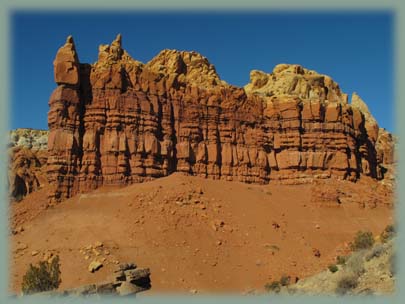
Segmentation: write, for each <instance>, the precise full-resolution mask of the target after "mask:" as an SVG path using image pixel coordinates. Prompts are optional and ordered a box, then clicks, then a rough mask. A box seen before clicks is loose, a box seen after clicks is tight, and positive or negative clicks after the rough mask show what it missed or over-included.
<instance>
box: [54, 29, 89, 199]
mask: <svg viewBox="0 0 405 304" xmlns="http://www.w3.org/2000/svg"><path fill="white" fill-rule="evenodd" d="M53 64H54V76H55V82H56V83H57V84H58V87H57V88H56V89H55V90H54V91H53V93H52V95H51V98H50V100H49V107H50V110H49V113H48V127H49V137H48V151H49V158H48V171H47V173H48V181H49V184H50V185H51V187H52V189H51V191H50V193H49V200H50V202H58V201H61V200H63V199H66V198H68V197H71V196H72V195H74V194H75V193H77V191H78V185H77V184H76V182H75V176H76V175H77V170H78V167H79V162H80V155H81V138H80V124H81V111H82V104H81V100H80V92H79V86H80V76H79V75H80V73H79V59H78V57H77V54H76V49H75V45H74V42H73V38H72V37H71V36H69V37H68V38H67V40H66V43H65V45H64V46H62V47H61V48H60V49H59V50H58V52H57V54H56V58H55V60H54V62H53Z"/></svg>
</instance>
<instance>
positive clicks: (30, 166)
mask: <svg viewBox="0 0 405 304" xmlns="http://www.w3.org/2000/svg"><path fill="white" fill-rule="evenodd" d="M8 152H9V163H8V184H9V187H8V189H9V197H10V199H11V200H16V201H19V200H21V199H22V198H23V197H24V196H26V195H27V194H29V193H31V192H33V191H36V190H38V189H40V188H41V187H42V186H43V185H45V184H47V182H48V181H47V174H46V162H47V154H48V152H47V150H34V149H29V148H26V147H24V145H22V146H17V147H14V148H10V149H9V151H8Z"/></svg>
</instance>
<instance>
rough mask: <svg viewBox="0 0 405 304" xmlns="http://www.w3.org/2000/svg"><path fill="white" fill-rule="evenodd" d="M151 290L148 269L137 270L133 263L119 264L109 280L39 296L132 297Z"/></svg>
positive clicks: (42, 293) (48, 292)
mask: <svg viewBox="0 0 405 304" xmlns="http://www.w3.org/2000/svg"><path fill="white" fill-rule="evenodd" d="M150 288H151V281H150V270H149V268H137V266H136V265H135V264H134V263H129V264H120V265H118V266H117V268H116V269H115V270H114V272H113V275H112V276H111V279H110V280H107V281H105V282H102V283H97V284H90V285H85V286H80V287H77V288H73V289H68V290H62V291H59V290H58V291H47V292H41V293H38V294H37V295H39V296H51V297H52V296H57V297H60V296H70V297H72V296H73V297H75V296H80V297H94V296H126V297H128V296H133V297H135V296H136V294H137V293H139V292H142V291H146V290H149V289H150Z"/></svg>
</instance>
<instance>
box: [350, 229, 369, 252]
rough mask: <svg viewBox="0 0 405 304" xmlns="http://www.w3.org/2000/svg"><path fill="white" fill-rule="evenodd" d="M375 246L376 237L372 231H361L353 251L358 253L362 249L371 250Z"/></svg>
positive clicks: (356, 237) (356, 238)
mask: <svg viewBox="0 0 405 304" xmlns="http://www.w3.org/2000/svg"><path fill="white" fill-rule="evenodd" d="M373 245H374V237H373V233H371V232H370V231H364V232H363V231H359V232H357V234H356V236H355V238H354V240H353V243H352V245H351V249H352V250H353V251H358V250H362V249H368V248H371V247H372V246H373Z"/></svg>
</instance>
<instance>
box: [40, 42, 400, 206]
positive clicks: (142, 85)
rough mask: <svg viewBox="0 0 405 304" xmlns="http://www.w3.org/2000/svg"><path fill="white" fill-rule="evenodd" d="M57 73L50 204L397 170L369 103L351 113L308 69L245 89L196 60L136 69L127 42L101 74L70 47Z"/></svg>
mask: <svg viewBox="0 0 405 304" xmlns="http://www.w3.org/2000/svg"><path fill="white" fill-rule="evenodd" d="M54 66H55V80H56V82H57V83H58V87H57V88H56V89H55V90H54V92H53V93H52V95H51V97H50V100H49V106H50V111H49V114H48V125H49V130H50V133H49V141H48V149H49V158H48V166H47V171H48V180H49V183H50V184H51V185H52V186H53V189H52V191H51V193H50V200H51V201H61V200H63V199H66V198H68V197H71V196H73V195H75V194H76V193H79V192H86V191H89V190H91V189H95V188H97V187H99V186H101V185H106V184H118V185H124V184H131V183H136V182H143V181H147V180H151V179H154V178H158V177H161V176H167V175H169V174H171V173H173V172H183V173H186V174H192V175H198V176H203V177H209V178H213V179H225V180H237V181H242V182H248V183H268V182H269V181H270V180H283V181H286V182H292V183H296V182H301V181H303V182H305V181H310V180H312V179H314V178H328V177H334V178H341V179H349V180H353V181H354V180H356V179H358V178H360V177H361V175H368V176H371V177H373V178H377V179H383V178H384V174H385V173H386V171H387V170H386V169H385V167H384V166H385V164H387V163H388V162H390V161H391V160H392V159H391V158H392V153H393V152H392V151H393V147H392V145H391V143H392V140H391V139H390V135H385V133H384V132H385V131H383V130H382V129H380V128H379V127H378V124H377V123H376V122H375V120H373V119H371V118H372V116H371V114H370V113H369V111H368V109H367V106H365V103H364V102H363V101H361V99H360V97H358V96H357V95H356V94H354V95H353V97H352V103H351V104H349V103H348V97H347V95H346V94H344V93H343V92H341V90H340V88H339V86H338V84H337V83H335V82H334V81H333V80H332V79H331V78H330V77H328V76H325V75H320V74H318V73H316V72H315V71H310V70H307V69H305V68H303V67H301V66H299V65H288V64H281V65H277V66H276V67H275V68H274V70H273V72H272V73H271V74H266V73H264V72H260V71H252V73H251V81H250V83H249V84H248V85H246V86H245V88H239V87H235V86H232V85H228V84H227V83H225V82H224V81H222V80H221V79H220V77H219V76H218V74H217V73H216V71H215V67H214V66H213V65H212V64H210V63H209V61H208V60H207V58H205V57H203V56H202V55H200V54H198V53H196V52H179V51H175V50H163V51H162V52H160V53H159V54H158V55H157V56H156V57H155V58H153V59H152V60H151V61H150V62H148V63H147V64H143V63H141V62H139V61H136V60H134V59H132V58H131V56H130V55H129V54H128V53H127V52H126V51H125V50H123V49H122V38H121V36H120V35H118V36H117V38H116V39H115V40H114V41H113V42H112V44H111V45H101V46H100V47H99V56H98V61H97V62H96V63H94V64H92V65H90V64H83V63H80V62H79V58H78V56H77V54H76V50H75V46H74V42H73V39H72V38H71V37H69V38H68V40H67V42H66V44H65V45H64V46H63V47H62V48H61V49H59V51H58V53H57V55H56V59H55V61H54ZM376 147H379V148H378V150H377V148H376Z"/></svg>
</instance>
